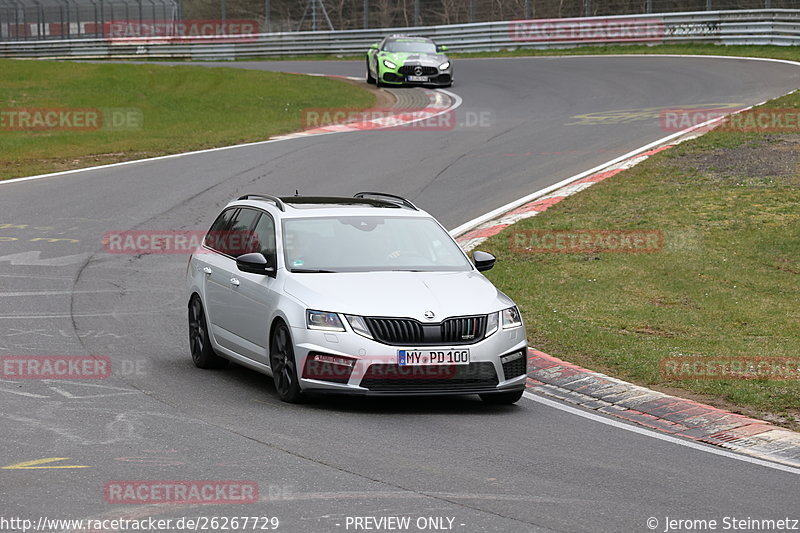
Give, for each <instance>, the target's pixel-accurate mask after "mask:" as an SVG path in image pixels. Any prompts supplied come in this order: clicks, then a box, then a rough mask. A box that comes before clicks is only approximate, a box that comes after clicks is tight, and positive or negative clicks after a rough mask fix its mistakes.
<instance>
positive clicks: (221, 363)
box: [189, 296, 228, 368]
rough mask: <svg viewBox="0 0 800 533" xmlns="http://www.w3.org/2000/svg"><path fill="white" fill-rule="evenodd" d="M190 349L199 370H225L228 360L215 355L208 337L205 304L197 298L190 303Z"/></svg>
mask: <svg viewBox="0 0 800 533" xmlns="http://www.w3.org/2000/svg"><path fill="white" fill-rule="evenodd" d="M189 349H190V350H191V352H192V361H194V365H195V366H196V367H197V368H225V367H226V366H228V360H227V359H225V358H223V357H220V356H218V355H217V354H216V353H214V348H212V347H211V339H209V336H208V323H207V322H206V313H205V311H204V310H203V302H201V301H200V298H198V297H197V296H195V297H194V298H192V301H191V302H189Z"/></svg>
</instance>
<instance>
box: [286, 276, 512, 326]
mask: <svg viewBox="0 0 800 533" xmlns="http://www.w3.org/2000/svg"><path fill="white" fill-rule="evenodd" d="M284 290H285V291H286V292H287V293H289V294H291V295H292V296H294V297H295V298H297V299H298V300H300V301H301V302H302V303H303V304H304V305H305V306H306V307H307V308H309V309H318V310H320V311H333V312H339V313H347V314H352V315H362V316H385V317H404V318H414V319H417V320H419V321H421V322H440V321H441V320H443V319H445V318H447V317H451V316H464V315H480V314H487V313H491V312H493V311H499V310H501V309H505V308H507V307H510V306H512V305H514V302H513V301H512V300H511V299H510V298H508V296H506V295H505V294H503V293H502V292H500V291H498V290H497V289H496V288H495V287H494V285H492V283H491V282H490V281H489V280H488V279H486V278H485V277H484V276H483V275H482V274H480V273H478V272H476V271H474V270H473V271H469V272H366V273H365V272H347V273H333V274H299V273H298V274H291V273H288V274H287V276H286V282H285V285H284ZM426 311H433V313H434V314H435V317H434V318H433V320H427V319H425V317H424V313H425V312H426Z"/></svg>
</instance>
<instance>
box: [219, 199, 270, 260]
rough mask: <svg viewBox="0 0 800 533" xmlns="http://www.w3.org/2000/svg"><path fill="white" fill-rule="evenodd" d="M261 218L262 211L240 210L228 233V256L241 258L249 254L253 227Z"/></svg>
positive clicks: (226, 249)
mask: <svg viewBox="0 0 800 533" xmlns="http://www.w3.org/2000/svg"><path fill="white" fill-rule="evenodd" d="M259 216H261V212H260V211H256V210H255V209H245V208H242V209H239V210H238V211H237V212H236V216H234V217H233V222H232V223H231V227H230V229H229V230H228V231H227V232H226V237H227V238H226V239H225V241H227V242H226V245H225V252H224V253H226V254H228V255H230V256H233V257H239V256H240V255H242V254H246V253H248V252H249V251H250V250H249V246H250V243H251V241H252V240H253V227H254V226H255V225H256V220H258V217H259Z"/></svg>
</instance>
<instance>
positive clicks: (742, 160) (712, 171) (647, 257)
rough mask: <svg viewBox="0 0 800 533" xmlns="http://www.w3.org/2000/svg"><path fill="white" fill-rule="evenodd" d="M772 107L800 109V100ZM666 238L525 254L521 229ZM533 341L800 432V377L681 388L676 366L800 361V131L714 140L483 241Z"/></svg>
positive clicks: (659, 158)
mask: <svg viewBox="0 0 800 533" xmlns="http://www.w3.org/2000/svg"><path fill="white" fill-rule="evenodd" d="M764 107H765V108H774V109H777V110H789V113H793V112H794V111H793V110H797V111H796V113H798V114H800V94H798V93H794V94H791V95H788V96H785V97H783V98H780V99H777V100H774V101H772V102H769V103H768V104H766V105H765V106H764ZM534 229H535V230H561V229H570V230H574V229H594V230H616V229H635V230H660V231H661V232H662V235H663V248H662V249H661V251H659V252H657V253H647V254H628V253H577V254H556V253H528V252H526V251H519V250H517V251H512V250H511V248H512V247H510V246H509V244H510V243H509V239H513V235H514V234H515V233H517V232H519V231H521V230H534ZM481 249H484V250H487V251H489V252H492V253H495V254H497V256H498V258H499V259H500V261H499V262H498V265H497V266H496V267H495V269H494V270H492V271H490V272H489V273H488V274H489V277H490V278H491V279H492V280H493V281H494V282H495V283H496V284H497V285H498V287H499V288H500V289H501V290H503V291H504V292H507V293H508V294H511V295H513V297H514V298H515V299H516V301H517V302H518V303H519V305H520V307H521V308H522V311H523V315H524V317H525V320H526V324H527V327H528V335H529V340H530V343H531V345H532V346H534V347H536V348H538V349H541V350H542V351H544V352H546V353H549V354H551V355H554V356H557V357H560V358H562V359H565V360H567V361H570V362H572V363H576V364H579V365H583V366H585V367H588V368H591V369H595V370H598V371H602V372H607V373H610V374H611V375H614V376H617V377H620V378H622V379H626V380H630V381H633V382H636V383H639V384H642V385H646V386H650V387H654V388H656V389H661V390H665V391H667V392H675V391H676V390H677V391H678V394H680V395H684V396H686V395H687V394H688V395H689V396H690V397H692V396H693V395H697V397H698V398H699V399H701V400H703V401H706V402H708V403H713V404H716V405H720V406H723V407H727V408H731V409H734V410H737V411H740V412H744V413H747V414H751V415H758V416H762V417H766V418H768V419H770V420H774V421H776V422H777V423H780V424H783V425H785V426H787V427H792V428H795V429H797V428H798V427H800V424H798V422H800V381H798V380H797V379H795V380H794V381H792V380H786V381H780V380H769V379H758V380H717V379H711V380H692V381H684V380H674V379H671V378H667V377H665V376H664V375H662V372H661V361H662V360H664V359H665V358H671V357H697V358H703V359H705V360H706V361H712V360H717V359H720V358H731V357H736V358H752V357H753V356H758V357H788V358H794V361H796V362H797V361H800V305H799V302H800V132H798V131H797V127H796V126H795V129H794V132H788V133H787V132H783V133H780V132H778V133H775V132H773V133H743V132H736V131H712V132H710V133H708V134H707V135H705V136H703V137H700V138H698V139H695V140H692V141H688V142H685V143H683V144H680V145H678V146H677V147H675V148H672V149H669V150H666V151H664V152H661V153H659V154H657V155H655V156H653V157H651V158H650V159H648V160H646V161H645V162H643V163H641V164H639V165H638V166H635V167H633V168H632V169H629V170H627V171H624V172H622V173H620V174H617V175H616V176H614V177H612V178H610V179H608V180H606V181H603V182H601V183H599V184H597V185H595V186H593V187H591V188H589V189H587V190H585V191H582V192H581V193H579V194H577V195H575V196H571V197H569V198H567V199H566V200H564V201H562V202H561V203H559V204H557V205H555V206H553V207H551V208H549V209H548V210H547V211H546V212H545V213H543V214H541V215H538V216H536V217H533V218H530V219H527V220H524V221H521V222H518V223H517V224H515V225H513V226H511V227H509V228H507V229H506V230H505V231H503V232H502V233H500V234H499V235H497V236H495V237H493V238H492V239H490V240H489V241H488V242H487V243H485V244H484V245H482V246H481Z"/></svg>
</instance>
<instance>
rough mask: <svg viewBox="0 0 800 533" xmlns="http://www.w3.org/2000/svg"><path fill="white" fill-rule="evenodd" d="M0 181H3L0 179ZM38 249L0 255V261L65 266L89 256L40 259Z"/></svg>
mask: <svg viewBox="0 0 800 533" xmlns="http://www.w3.org/2000/svg"><path fill="white" fill-rule="evenodd" d="M0 183H3V182H2V181H0ZM41 254H42V252H41V251H40V250H29V251H27V252H20V253H16V254H9V255H3V256H0V263H3V262H10V263H11V264H12V265H15V266H67V265H74V264H77V263H82V262H83V261H84V260H86V258H87V257H89V254H75V255H63V256H61V257H51V258H50V259H40V258H39V256H40V255H41Z"/></svg>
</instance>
